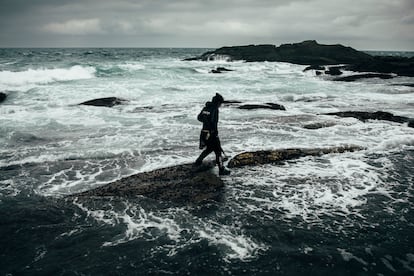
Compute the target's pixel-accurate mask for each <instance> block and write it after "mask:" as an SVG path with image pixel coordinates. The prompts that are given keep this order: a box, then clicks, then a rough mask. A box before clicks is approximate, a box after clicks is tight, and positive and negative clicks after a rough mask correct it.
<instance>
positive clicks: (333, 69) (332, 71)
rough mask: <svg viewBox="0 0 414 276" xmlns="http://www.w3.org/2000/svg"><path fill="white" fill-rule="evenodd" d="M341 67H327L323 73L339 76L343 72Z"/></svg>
mask: <svg viewBox="0 0 414 276" xmlns="http://www.w3.org/2000/svg"><path fill="white" fill-rule="evenodd" d="M341 68H342V67H340V66H335V67H329V69H328V70H326V71H325V74H327V75H331V76H340V75H342V74H343V73H342V71H341Z"/></svg>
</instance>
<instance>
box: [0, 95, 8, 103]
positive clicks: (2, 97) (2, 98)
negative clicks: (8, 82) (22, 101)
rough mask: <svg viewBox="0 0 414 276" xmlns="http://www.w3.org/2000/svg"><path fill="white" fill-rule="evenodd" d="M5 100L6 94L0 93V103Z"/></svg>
mask: <svg viewBox="0 0 414 276" xmlns="http://www.w3.org/2000/svg"><path fill="white" fill-rule="evenodd" d="M6 98H7V94H5V93H3V92H0V103H2V102H4V101H5V100H6Z"/></svg>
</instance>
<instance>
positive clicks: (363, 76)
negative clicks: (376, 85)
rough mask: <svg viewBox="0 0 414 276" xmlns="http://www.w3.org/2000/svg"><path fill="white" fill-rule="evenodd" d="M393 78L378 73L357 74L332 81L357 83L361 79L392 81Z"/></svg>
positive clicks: (389, 75)
mask: <svg viewBox="0 0 414 276" xmlns="http://www.w3.org/2000/svg"><path fill="white" fill-rule="evenodd" d="M393 77H394V76H393V75H391V74H380V73H368V74H358V75H351V76H346V77H339V78H335V79H333V80H334V81H347V82H351V81H357V80H361V79H373V78H379V79H383V80H387V79H392V78H393Z"/></svg>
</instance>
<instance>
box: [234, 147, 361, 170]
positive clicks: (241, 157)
mask: <svg viewBox="0 0 414 276" xmlns="http://www.w3.org/2000/svg"><path fill="white" fill-rule="evenodd" d="M363 149H364V148H362V147H360V146H355V145H347V146H338V147H331V148H313V149H312V148H311V149H306V148H303V149H302V148H291V149H279V150H265V151H255V152H244V153H240V154H238V155H236V156H235V157H234V158H232V159H231V160H230V161H229V163H228V165H227V166H228V167H229V168H236V167H243V166H255V165H264V164H275V163H279V162H283V161H287V160H292V159H298V158H301V157H305V156H321V155H323V154H329V153H343V152H349V151H350V152H353V151H359V150H363Z"/></svg>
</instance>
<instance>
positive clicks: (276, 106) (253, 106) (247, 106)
mask: <svg viewBox="0 0 414 276" xmlns="http://www.w3.org/2000/svg"><path fill="white" fill-rule="evenodd" d="M238 108H239V109H247V110H253V109H272V110H286V108H285V107H284V106H283V105H280V104H275V103H265V104H244V105H241V106H239V107H238Z"/></svg>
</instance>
